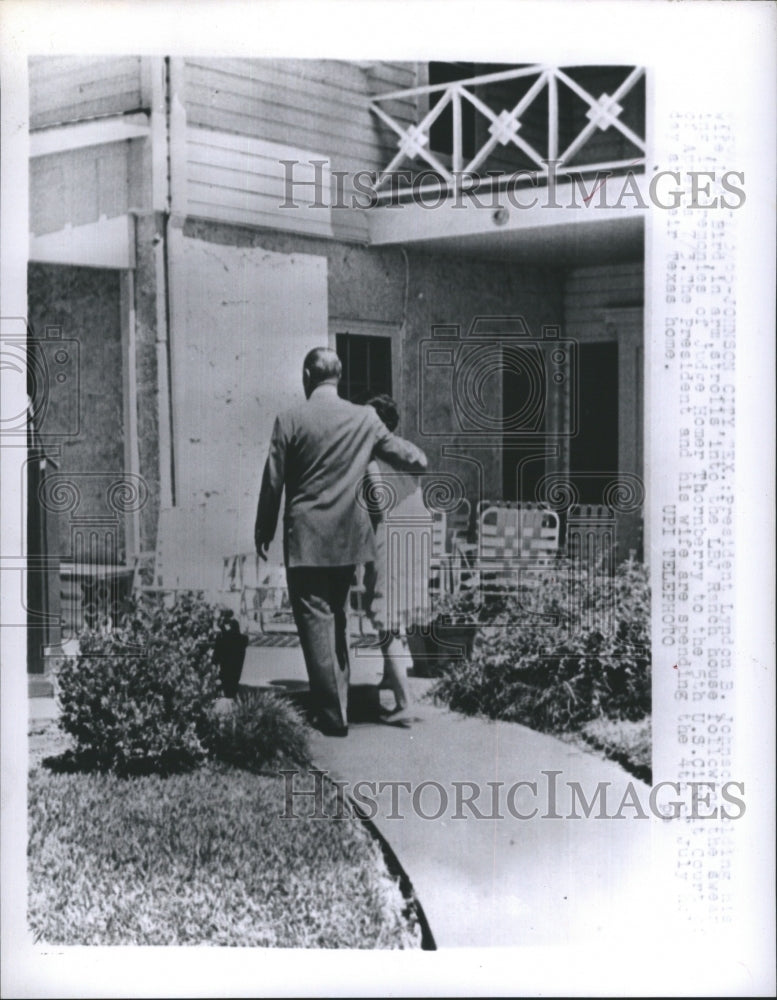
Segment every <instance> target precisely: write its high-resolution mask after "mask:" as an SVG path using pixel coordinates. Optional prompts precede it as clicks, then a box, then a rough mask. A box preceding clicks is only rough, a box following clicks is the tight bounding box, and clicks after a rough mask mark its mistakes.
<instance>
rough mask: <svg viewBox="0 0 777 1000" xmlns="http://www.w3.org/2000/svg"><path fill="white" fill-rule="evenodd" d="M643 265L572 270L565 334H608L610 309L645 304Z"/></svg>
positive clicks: (566, 290) (594, 336)
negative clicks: (606, 324)
mask: <svg viewBox="0 0 777 1000" xmlns="http://www.w3.org/2000/svg"><path fill="white" fill-rule="evenodd" d="M643 299H644V292H643V274H642V264H641V263H635V264H603V265H599V266H596V267H583V268H576V269H575V270H572V271H570V272H569V275H568V276H567V280H566V282H565V288H564V314H565V329H564V335H565V336H568V337H575V338H579V339H580V340H599V339H602V338H603V337H606V336H607V333H606V330H605V327H604V323H603V319H602V315H603V313H604V311H605V310H606V309H608V308H609V309H613V308H618V307H627V306H640V305H642V303H643Z"/></svg>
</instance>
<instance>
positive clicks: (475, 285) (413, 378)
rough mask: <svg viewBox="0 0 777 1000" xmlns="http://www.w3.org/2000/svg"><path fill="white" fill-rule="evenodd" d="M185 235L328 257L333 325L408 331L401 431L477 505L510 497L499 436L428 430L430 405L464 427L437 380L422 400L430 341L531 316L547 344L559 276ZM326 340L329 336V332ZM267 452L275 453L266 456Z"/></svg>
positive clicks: (325, 243)
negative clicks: (494, 320) (508, 317)
mask: <svg viewBox="0 0 777 1000" xmlns="http://www.w3.org/2000/svg"><path fill="white" fill-rule="evenodd" d="M184 233H185V235H187V236H189V237H194V238H197V239H199V240H203V241H207V242H213V243H221V244H227V245H230V246H238V247H254V248H262V249H264V250H266V251H269V252H271V253H281V254H286V255H292V254H297V253H305V254H313V255H316V256H320V257H322V258H324V259H325V260H326V264H327V275H328V278H327V289H328V294H327V298H328V311H329V317H330V326H331V325H332V321H334V320H335V319H336V320H348V319H352V320H356V321H362V322H373V323H376V324H384V325H386V326H391V327H396V328H400V327H401V328H403V330H404V335H403V336H402V338H401V345H402V346H401V355H402V356H401V359H400V370H401V381H400V385H399V386H398V387H397V389H395V393H396V395H397V397H398V402H399V404H400V419H401V425H400V432H401V433H402V434H403V435H404V436H406V437H408V438H409V439H410V440H412V441H414V442H415V443H417V444H419V445H420V446H421V447H422V448H423V449H424V450H425V451H426V453H427V455H428V457H429V466H430V469H433V470H435V471H439V472H451V473H453V474H455V475H457V476H458V477H460V478H461V480H462V481H463V483H464V487H465V490H466V492H467V495H468V496H469V497H470V498H471V499H472V500H477V499H481V498H489V499H499V498H501V496H502V482H503V468H502V453H501V448H500V442H499V439H498V438H495V437H494V436H493V435H488V436H486V438H484V439H483V443H482V445H481V446H480V447H477V444H478V443H479V442H478V439H475V440H473V438H472V436H471V435H469V436H467V437H462V436H461V435H459V434H457V433H456V432H455V430H452V431H451V433H446V434H445V435H444V436H443V437H437V436H435V437H429V436H425V435H424V434H423V433H422V432H421V413H420V402H421V399H422V398H423V401H424V403H425V404H426V405H428V406H429V407H430V408H433V409H434V410H435V412H436V413H438V414H440V423H441V424H442V425H447V426H448V427H450V428H451V429H453V428H455V426H456V422H455V418H454V416H453V414H452V412H451V393H450V390H447V391H446V390H445V388H444V386H441V385H440V382H439V381H437V380H436V381H434V382H425V383H424V390H425V392H424V393H423V394H422V391H421V380H423V379H424V370H423V366H422V364H421V357H422V344H421V342H422V341H423V340H425V339H427V338H429V337H430V336H431V331H432V327H433V326H434V325H451V324H458V325H460V327H461V331H462V335H463V334H465V333H466V331H467V329H468V328H469V326H470V324H471V322H472V321H473V320H474V319H475V318H476V317H477V316H484V315H485V316H488V315H491V316H493V315H505V314H518V315H522V316H524V318H525V319H526V322H527V324H528V326H529V328H530V330H531V331H532V333H533V334H535V335H536V336H539V335H540V329H541V327H542V325H543V324H554V323H560V322H561V313H562V284H561V276H560V275H559V274H557V273H555V272H553V271H550V270H547V271H546V270H541V269H538V268H532V267H520V268H519V267H516V266H514V265H512V264H500V263H498V262H494V261H484V260H478V259H463V258H461V257H458V256H456V257H448V256H442V255H432V254H422V253H408V254H407V264H406V262H405V257H404V255H403V253H402V251H401V250H399V249H397V248H369V247H354V246H348V245H345V244H343V243H339V242H336V241H332V240H318V239H313V238H310V237H305V236H301V235H294V234H289V233H277V232H272V231H269V230H265V231H257V230H252V229H248V228H238V227H232V226H225V225H215V224H213V223H209V222H203V221H194V220H190V221H189V222H188V223H187V225H186V227H185V229H184ZM403 320H404V323H403ZM256 323H257V335H258V336H259V337H261V341H262V342H264V340H265V339H266V338H269V337H272V336H273V334H276V335H278V336H281V335H282V334H283V328H284V315H283V312H282V311H278V312H277V313H275V314H272V313H269V312H268V313H264V314H261V315H257V317H256ZM322 336H323V337H325V336H326V334H325V331H322ZM299 360H300V361H301V358H300V359H299ZM490 388H492V389H493V393H492V396H491V403H492V405H493V406H494V411H495V413H499V412H501V390H500V388H499V385H498V384H496V383H495V384H494V385H493V386H490ZM246 391H248V390H247V389H246ZM457 445H458V446H459V448H460V450H461V451H464V452H467V454H468V458H467V459H462V458H458V459H457V458H455V457H453V456H452V455H450V454H446V453H445V452H447V451H457V450H459V449H457ZM473 445H475V446H476V447H473ZM260 451H261V453H262V454H263V455H264V454H266V448H264V449H260ZM475 456H477V458H475ZM262 461H263V459H262ZM258 473H259V470H257V475H258Z"/></svg>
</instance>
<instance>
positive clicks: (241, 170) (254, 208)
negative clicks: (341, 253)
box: [186, 126, 333, 236]
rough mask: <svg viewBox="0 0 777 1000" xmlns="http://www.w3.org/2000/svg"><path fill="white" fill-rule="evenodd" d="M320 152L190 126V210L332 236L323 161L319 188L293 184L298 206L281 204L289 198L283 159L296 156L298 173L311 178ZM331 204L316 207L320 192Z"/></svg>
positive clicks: (222, 219)
mask: <svg viewBox="0 0 777 1000" xmlns="http://www.w3.org/2000/svg"><path fill="white" fill-rule="evenodd" d="M326 159H327V157H326V156H325V155H323V154H321V153H316V152H312V151H311V150H309V149H308V150H305V149H298V148H295V147H292V146H282V145H280V144H278V143H272V142H266V141H264V140H261V139H255V138H252V137H250V136H245V135H235V134H233V133H228V132H216V131H214V130H212V129H204V128H194V127H192V126H189V127H188V128H187V131H186V189H187V190H186V204H187V214H189V215H192V216H197V217H200V218H205V219H213V220H215V221H220V222H236V223H240V224H243V225H248V226H268V227H271V228H274V229H290V230H294V231H295V232H304V233H313V234H316V235H319V236H332V235H333V233H332V217H331V215H332V213H331V210H330V208H329V207H328V206H329V186H330V174H329V168H328V166H327V165H324V166H323V167H322V174H321V179H322V184H321V186H320V189H318V190H317V191H316V190H314V188H313V187H306V186H303V185H302V184H297V185H295V187H294V189H293V200H294V202H295V203H296V204H297V205H298V206H299V207H298V208H282V207H281V205H282V204H283V202H284V201H285V200H286V192H285V180H284V178H285V168H284V166H283V164H282V162H281V161H282V160H296V161H298V166H295V168H294V179H295V180H299V181H313V180H314V179H315V174H314V170H313V167H312V166H311V160H326ZM318 194H320V196H321V197H320V200H321V201H323V202H324V203H325V205H326V206H327V207H312V203H313V201H314V198H315V197H316V195H318Z"/></svg>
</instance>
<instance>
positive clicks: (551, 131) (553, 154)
mask: <svg viewBox="0 0 777 1000" xmlns="http://www.w3.org/2000/svg"><path fill="white" fill-rule="evenodd" d="M557 158H558V81H557V80H556V74H555V73H554V71H553V70H552V69H551V70H549V71H548V160H549V161H550V162H553V161H555V160H556V159H557Z"/></svg>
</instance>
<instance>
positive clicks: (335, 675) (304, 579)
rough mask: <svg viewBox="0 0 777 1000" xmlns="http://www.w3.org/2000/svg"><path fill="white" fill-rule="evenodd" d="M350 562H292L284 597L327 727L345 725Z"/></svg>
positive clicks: (319, 712)
mask: <svg viewBox="0 0 777 1000" xmlns="http://www.w3.org/2000/svg"><path fill="white" fill-rule="evenodd" d="M353 572H354V567H353V566H293V567H290V568H289V569H287V571H286V580H287V584H288V588H289V600H290V602H291V609H292V611H293V613H294V621H295V623H296V625H297V632H298V633H299V638H300V643H301V645H302V653H303V655H304V657H305V666H306V667H307V671H308V680H309V682H310V693H311V696H312V702H313V711H314V712H315V713H316V714H317V716H318V721H319V724H321V725H322V726H325V727H328V728H331V729H341V728H343V727H344V726H347V725H348V683H349V680H350V673H351V671H350V662H349V659H348V591H349V590H350V588H351V581H352V579H353Z"/></svg>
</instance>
